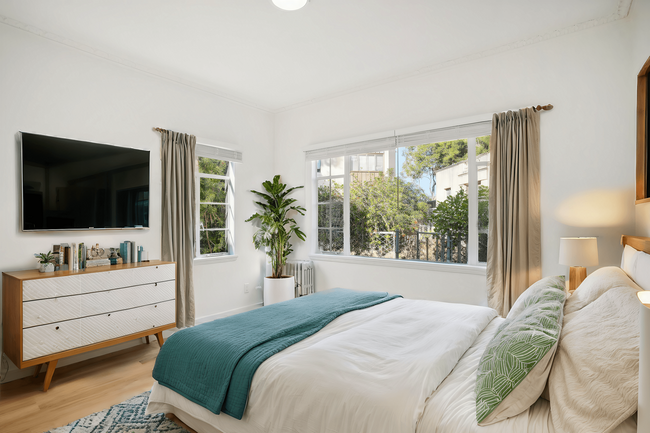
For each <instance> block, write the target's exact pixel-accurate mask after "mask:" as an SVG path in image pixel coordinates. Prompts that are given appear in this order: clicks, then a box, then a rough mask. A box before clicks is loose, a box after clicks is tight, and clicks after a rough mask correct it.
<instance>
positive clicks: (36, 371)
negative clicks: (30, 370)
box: [34, 364, 43, 377]
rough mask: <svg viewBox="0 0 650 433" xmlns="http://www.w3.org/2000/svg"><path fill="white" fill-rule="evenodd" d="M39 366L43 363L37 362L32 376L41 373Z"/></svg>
mask: <svg viewBox="0 0 650 433" xmlns="http://www.w3.org/2000/svg"><path fill="white" fill-rule="evenodd" d="M41 367H43V364H38V365H37V366H36V367H34V368H35V370H34V377H38V375H39V374H40V373H41Z"/></svg>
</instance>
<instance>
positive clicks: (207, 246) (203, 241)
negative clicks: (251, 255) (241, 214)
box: [196, 144, 241, 257]
mask: <svg viewBox="0 0 650 433" xmlns="http://www.w3.org/2000/svg"><path fill="white" fill-rule="evenodd" d="M196 153H197V161H196V164H197V170H196V173H197V174H196V176H197V179H196V215H197V218H196V222H197V225H196V239H197V242H196V257H211V256H219V255H228V254H234V249H235V247H234V246H235V242H234V234H235V233H234V228H235V224H234V222H235V219H234V217H235V206H234V204H235V164H233V162H235V161H238V160H239V161H241V153H239V152H234V151H229V150H226V149H220V148H215V147H212V146H206V145H199V144H197V152H196ZM232 155H235V157H233V156H232ZM225 157H227V158H228V159H225ZM236 157H238V159H237V158H236Z"/></svg>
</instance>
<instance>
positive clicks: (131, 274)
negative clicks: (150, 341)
mask: <svg viewBox="0 0 650 433" xmlns="http://www.w3.org/2000/svg"><path fill="white" fill-rule="evenodd" d="M175 298H176V264H175V263H173V262H160V261H152V262H144V263H128V264H123V265H113V266H103V267H98V268H90V269H86V270H83V271H58V272H50V273H40V272H38V270H35V269H34V270H28V271H18V272H3V274H2V320H3V341H4V352H5V354H6V355H7V356H8V357H9V359H11V361H12V362H13V363H14V364H15V365H16V366H17V367H19V368H21V369H22V368H27V367H31V366H36V371H35V375H38V373H39V372H40V370H41V367H42V365H43V364H45V363H48V368H47V373H46V375H45V383H44V386H43V390H44V391H47V389H48V387H49V385H50V382H51V380H52V375H53V374H54V369H55V368H56V363H57V361H58V360H59V359H61V358H65V357H68V356H72V355H76V354H79V353H83V352H88V351H91V350H95V349H99V348H102V347H106V346H110V345H113V344H118V343H122V342H125V341H129V340H133V339H136V338H142V337H147V338H148V336H150V335H156V337H157V338H158V342H159V343H160V345H161V346H162V343H163V338H162V331H163V330H165V329H170V328H174V327H175V326H176V323H175V322H176V300H175Z"/></svg>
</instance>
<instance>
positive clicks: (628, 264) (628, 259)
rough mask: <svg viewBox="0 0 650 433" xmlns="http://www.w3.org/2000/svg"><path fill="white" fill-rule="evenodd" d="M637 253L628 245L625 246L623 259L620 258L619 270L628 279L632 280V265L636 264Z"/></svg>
mask: <svg viewBox="0 0 650 433" xmlns="http://www.w3.org/2000/svg"><path fill="white" fill-rule="evenodd" d="M638 252H639V251H637V250H635V249H634V248H632V247H631V246H629V245H625V249H624V250H623V257H622V258H621V269H623V270H624V271H625V273H626V274H627V275H628V276H629V277H630V278H634V277H633V274H634V265H635V264H636V258H637V253H638Z"/></svg>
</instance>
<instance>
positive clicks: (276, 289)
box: [264, 275, 296, 305]
mask: <svg viewBox="0 0 650 433" xmlns="http://www.w3.org/2000/svg"><path fill="white" fill-rule="evenodd" d="M295 297H296V282H295V279H294V277H293V276H288V275H283V276H282V278H271V277H266V278H264V305H271V304H275V303H277V302H282V301H288V300H289V299H293V298H295Z"/></svg>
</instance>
